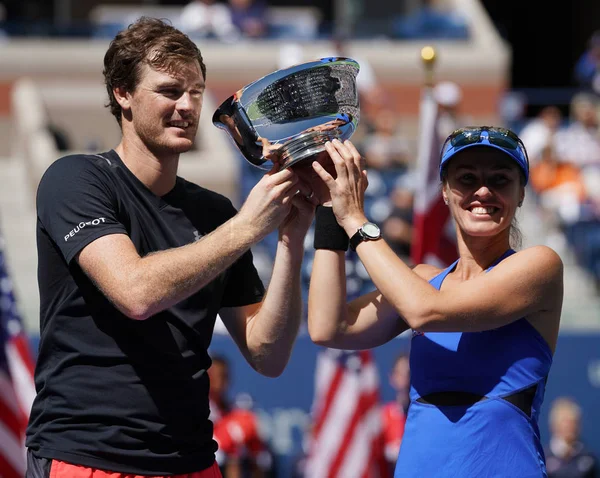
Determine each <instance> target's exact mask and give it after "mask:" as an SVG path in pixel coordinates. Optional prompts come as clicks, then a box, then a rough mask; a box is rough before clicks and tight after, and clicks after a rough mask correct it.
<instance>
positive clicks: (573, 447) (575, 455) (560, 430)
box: [546, 397, 600, 478]
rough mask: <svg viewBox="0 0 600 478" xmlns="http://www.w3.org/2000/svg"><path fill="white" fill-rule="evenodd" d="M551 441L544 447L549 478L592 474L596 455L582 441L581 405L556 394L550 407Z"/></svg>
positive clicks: (596, 469)
mask: <svg viewBox="0 0 600 478" xmlns="http://www.w3.org/2000/svg"><path fill="white" fill-rule="evenodd" d="M549 415H550V417H549V418H550V420H549V421H550V434H551V436H550V443H549V444H548V447H547V448H546V469H547V470H548V478H595V477H597V476H598V472H599V471H600V467H599V466H598V459H597V458H596V457H595V456H594V454H593V453H591V452H590V451H589V450H587V449H586V447H585V446H584V444H583V443H582V441H581V415H582V411H581V407H580V406H579V405H578V404H577V403H576V402H575V401H574V400H573V399H571V398H568V397H558V398H557V399H555V400H554V402H553V403H552V406H551V408H550V414H549Z"/></svg>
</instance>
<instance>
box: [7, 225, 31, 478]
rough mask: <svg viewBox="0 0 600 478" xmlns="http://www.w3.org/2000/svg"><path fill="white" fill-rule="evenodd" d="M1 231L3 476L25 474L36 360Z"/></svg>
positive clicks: (16, 477) (17, 476)
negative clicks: (19, 307) (11, 276)
mask: <svg viewBox="0 0 600 478" xmlns="http://www.w3.org/2000/svg"><path fill="white" fill-rule="evenodd" d="M3 246H4V243H3V239H2V236H1V235H0V477H1V478H22V477H23V476H25V447H24V436H25V428H26V426H27V420H28V418H29V410H30V408H31V404H32V402H33V398H34V396H35V386H34V383H33V369H34V360H33V357H32V355H31V353H30V348H29V343H28V340H27V334H26V333H25V330H24V329H23V325H22V322H21V318H20V317H19V313H18V311H17V305H16V301H15V296H14V293H13V287H12V282H11V280H10V278H9V276H8V273H7V267H6V263H5V261H4V247H3Z"/></svg>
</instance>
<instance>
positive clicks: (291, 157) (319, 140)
mask: <svg viewBox="0 0 600 478" xmlns="http://www.w3.org/2000/svg"><path fill="white" fill-rule="evenodd" d="M340 137H341V132H340V130H339V129H332V130H329V131H311V132H308V133H304V134H301V135H299V136H297V137H295V138H294V139H292V140H290V141H288V142H287V143H284V144H283V147H282V148H281V149H282V153H281V159H282V160H283V164H284V166H283V169H287V168H289V167H291V166H293V165H295V164H298V163H299V162H301V161H304V160H306V159H309V158H311V157H312V156H315V155H316V154H319V153H322V152H323V151H325V143H326V142H327V141H332V140H334V139H339V138H340Z"/></svg>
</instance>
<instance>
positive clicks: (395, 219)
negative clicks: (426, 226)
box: [381, 175, 414, 263]
mask: <svg viewBox="0 0 600 478" xmlns="http://www.w3.org/2000/svg"><path fill="white" fill-rule="evenodd" d="M411 177H412V175H411ZM413 179H414V178H413ZM390 196H391V197H390V201H391V204H392V209H391V211H390V214H389V216H388V217H387V218H386V219H385V220H384V222H383V227H382V231H381V232H382V235H383V237H384V238H385V239H386V240H387V241H388V243H389V244H390V247H391V248H392V249H393V250H394V252H395V253H396V254H397V255H398V256H399V257H401V258H402V260H404V261H405V262H409V263H410V262H411V258H410V249H411V245H412V237H413V204H414V191H413V188H411V187H408V185H407V184H405V182H404V181H400V184H398V185H397V186H396V187H395V188H394V189H393V190H392V193H391V195H390Z"/></svg>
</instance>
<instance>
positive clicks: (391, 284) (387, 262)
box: [313, 141, 563, 331]
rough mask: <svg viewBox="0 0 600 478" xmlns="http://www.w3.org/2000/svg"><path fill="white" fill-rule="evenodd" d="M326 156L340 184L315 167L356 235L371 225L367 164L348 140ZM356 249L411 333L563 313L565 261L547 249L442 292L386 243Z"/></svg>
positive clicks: (540, 248)
mask: <svg viewBox="0 0 600 478" xmlns="http://www.w3.org/2000/svg"><path fill="white" fill-rule="evenodd" d="M327 151H328V153H329V155H330V157H331V160H332V161H333V164H334V165H335V169H336V177H335V179H334V178H333V177H332V176H331V175H330V174H329V173H328V172H327V171H325V170H324V169H323V168H322V167H321V166H320V165H319V164H318V163H313V167H314V169H315V171H316V172H317V173H318V174H319V176H320V177H321V179H323V181H324V182H325V183H326V184H327V186H328V188H329V190H330V193H331V199H332V205H333V209H334V212H335V215H336V218H337V221H338V223H339V224H340V225H341V226H342V227H344V229H345V230H346V232H347V233H348V235H349V236H351V235H352V234H354V233H355V232H356V230H357V229H358V228H359V227H360V226H361V225H362V224H363V223H364V222H365V221H366V217H365V215H364V211H363V203H364V188H365V187H366V186H365V185H364V183H365V182H366V173H365V171H364V166H363V162H362V159H361V157H360V154H359V153H358V152H357V151H356V149H355V148H354V146H352V144H351V143H350V142H345V143H340V142H336V141H333V142H332V143H327ZM356 251H357V253H358V255H359V257H360V259H361V261H362V262H363V264H364V266H365V268H366V269H367V272H368V273H369V275H370V277H371V279H372V280H373V282H374V284H375V286H376V287H377V289H378V290H379V291H380V292H381V294H382V295H383V297H385V299H386V300H387V301H388V302H389V304H391V306H392V307H393V308H394V309H395V310H396V312H397V314H398V315H400V316H401V317H403V318H404V320H405V321H406V323H407V324H408V325H409V326H410V328H412V329H416V330H419V331H481V330H488V329H493V328H496V327H500V326H502V325H505V324H508V323H510V322H513V321H515V320H517V319H519V318H521V317H529V316H532V317H537V316H539V315H540V314H543V315H544V314H545V315H546V316H548V315H551V316H553V317H554V318H555V319H556V318H558V317H559V316H560V309H561V307H562V289H563V266H562V261H561V259H560V257H559V256H558V255H557V254H556V253H555V252H554V251H552V250H551V249H550V248H548V247H545V246H536V247H532V248H530V249H527V250H524V251H521V252H518V253H516V254H514V255H512V256H510V257H508V258H507V259H505V260H503V261H502V262H501V263H500V264H498V265H497V266H496V267H495V268H494V269H493V270H492V271H491V272H489V273H484V274H481V275H480V276H478V277H475V278H472V279H470V280H465V281H463V282H461V283H458V284H456V285H448V286H446V287H444V288H443V289H442V290H439V291H438V290H436V289H435V288H434V287H432V286H431V285H430V284H429V283H428V282H427V280H426V279H424V278H423V277H421V276H420V275H418V274H416V273H415V272H413V271H412V270H411V269H410V268H409V267H408V266H407V265H406V264H404V263H403V262H402V261H401V260H400V259H399V258H398V257H397V256H396V254H395V253H394V252H393V251H392V249H391V248H390V247H389V246H388V245H387V244H386V242H385V241H384V240H383V239H379V240H377V241H366V242H362V243H361V244H359V245H358V247H357V249H356ZM555 322H557V320H555Z"/></svg>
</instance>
